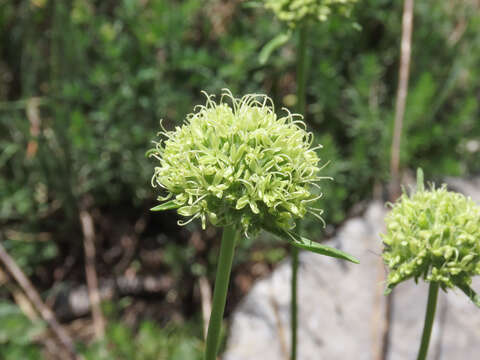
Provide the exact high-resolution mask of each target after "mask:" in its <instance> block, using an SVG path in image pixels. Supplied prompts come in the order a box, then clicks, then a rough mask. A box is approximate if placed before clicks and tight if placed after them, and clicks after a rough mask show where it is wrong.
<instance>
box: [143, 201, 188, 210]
mask: <svg viewBox="0 0 480 360" xmlns="http://www.w3.org/2000/svg"><path fill="white" fill-rule="evenodd" d="M180 206H181V205H178V204H177V203H176V202H175V200H170V201H167V202H166V203H163V204H160V205H157V206H155V207H153V208H151V209H150V211H163V210H171V209H178V208H179V207H180Z"/></svg>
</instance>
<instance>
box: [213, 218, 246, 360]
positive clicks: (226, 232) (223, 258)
mask: <svg viewBox="0 0 480 360" xmlns="http://www.w3.org/2000/svg"><path fill="white" fill-rule="evenodd" d="M238 234H239V233H238V231H237V229H235V227H234V226H226V227H224V228H223V235H222V242H221V244H220V255H219V258H218V265H217V274H216V277H215V288H214V290H213V302H212V314H211V316H210V323H209V325H208V332H207V341H206V349H205V360H215V359H216V357H217V352H218V348H219V345H220V334H221V328H222V319H223V312H224V310H225V303H226V299H227V292H228V283H229V281H230V273H231V271H232V262H233V255H234V251H235V243H236V241H237V237H238Z"/></svg>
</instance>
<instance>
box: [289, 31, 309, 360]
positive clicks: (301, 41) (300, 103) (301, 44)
mask: <svg viewBox="0 0 480 360" xmlns="http://www.w3.org/2000/svg"><path fill="white" fill-rule="evenodd" d="M307 61H308V58H307V24H305V23H304V24H302V25H301V26H300V29H299V32H298V53H297V112H298V113H299V114H302V115H303V116H305V108H306V96H305V95H306V85H307ZM297 228H298V231H299V235H301V222H300V221H298V223H297ZM298 252H299V250H298V248H296V247H293V246H292V251H291V256H292V282H291V297H292V299H291V304H290V307H291V309H290V316H291V319H290V327H291V335H292V339H291V353H290V359H291V360H296V359H297V328H298V319H297V274H298Z"/></svg>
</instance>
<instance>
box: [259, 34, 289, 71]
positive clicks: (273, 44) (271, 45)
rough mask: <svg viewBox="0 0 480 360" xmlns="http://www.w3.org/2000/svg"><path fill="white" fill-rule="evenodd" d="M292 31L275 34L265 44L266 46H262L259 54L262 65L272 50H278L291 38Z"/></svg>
mask: <svg viewBox="0 0 480 360" xmlns="http://www.w3.org/2000/svg"><path fill="white" fill-rule="evenodd" d="M290 36H291V33H290V32H287V33H283V34H279V35H277V36H275V37H274V38H273V39H272V40H270V41H269V42H268V43H266V44H265V46H264V47H263V48H262V50H261V51H260V54H259V55H258V61H259V62H260V64H261V65H264V64H265V63H266V62H267V60H268V58H269V57H270V55H271V54H272V52H274V51H275V50H277V49H278V48H279V47H280V46H282V45H283V44H285V43H286V42H287V41H288V40H289V39H290Z"/></svg>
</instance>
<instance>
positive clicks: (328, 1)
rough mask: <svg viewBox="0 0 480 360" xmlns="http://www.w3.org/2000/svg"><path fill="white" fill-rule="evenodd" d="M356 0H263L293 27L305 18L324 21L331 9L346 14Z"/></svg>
mask: <svg viewBox="0 0 480 360" xmlns="http://www.w3.org/2000/svg"><path fill="white" fill-rule="evenodd" d="M356 1H357V0H264V2H265V7H266V8H267V9H270V10H272V11H273V12H274V13H275V15H276V16H277V17H278V18H279V19H280V20H282V21H285V22H287V23H288V24H289V25H290V26H292V27H294V26H296V25H297V24H298V23H300V22H302V21H304V20H306V19H314V20H317V21H325V20H327V19H328V16H329V15H330V14H331V13H332V11H338V12H340V13H343V14H346V15H348V14H349V12H350V10H351V5H352V4H353V3H355V2H356Z"/></svg>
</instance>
